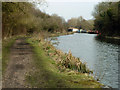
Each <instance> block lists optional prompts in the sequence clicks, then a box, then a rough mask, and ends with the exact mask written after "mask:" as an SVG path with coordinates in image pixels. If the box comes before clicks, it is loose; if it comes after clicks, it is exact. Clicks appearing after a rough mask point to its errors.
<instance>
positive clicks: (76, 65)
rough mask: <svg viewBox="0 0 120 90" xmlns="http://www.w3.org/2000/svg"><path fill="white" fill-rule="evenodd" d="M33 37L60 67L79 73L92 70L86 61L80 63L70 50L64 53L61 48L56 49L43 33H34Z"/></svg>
mask: <svg viewBox="0 0 120 90" xmlns="http://www.w3.org/2000/svg"><path fill="white" fill-rule="evenodd" d="M33 39H34V40H35V41H37V42H38V43H40V44H42V46H43V49H44V50H45V52H46V55H48V56H50V57H51V59H53V60H54V61H56V63H57V65H58V67H59V68H60V67H61V68H60V69H62V68H63V70H64V69H65V68H69V69H71V70H75V71H78V72H81V73H92V71H91V70H89V69H88V68H87V67H86V63H82V62H81V60H80V59H79V58H76V57H74V56H73V55H72V53H71V51H69V53H64V52H62V51H61V50H58V49H56V48H55V47H54V46H53V45H52V44H51V42H50V41H48V40H44V38H43V35H41V34H40V35H38V36H35V35H34V37H33Z"/></svg>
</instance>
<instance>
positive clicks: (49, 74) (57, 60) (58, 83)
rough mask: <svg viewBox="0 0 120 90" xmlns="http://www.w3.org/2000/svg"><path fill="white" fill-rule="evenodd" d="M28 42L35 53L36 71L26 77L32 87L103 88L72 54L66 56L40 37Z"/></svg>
mask: <svg viewBox="0 0 120 90" xmlns="http://www.w3.org/2000/svg"><path fill="white" fill-rule="evenodd" d="M27 42H29V43H31V45H32V46H33V47H34V53H35V54H34V55H33V56H34V58H35V60H34V61H33V66H34V71H31V72H30V73H29V75H27V76H26V79H27V82H28V83H30V86H31V87H38V88H41V87H42V88H45V87H52V88H56V87H57V88H58V87H61V88H62V87H65V88H100V86H102V84H100V83H98V82H97V81H96V80H94V78H93V77H91V76H89V74H88V72H90V71H89V69H87V68H86V65H85V64H84V63H82V62H80V61H78V60H79V59H77V58H75V57H73V56H72V55H71V53H69V54H64V53H63V52H61V51H59V50H56V49H55V48H54V47H53V46H52V45H51V44H50V43H49V42H45V41H44V40H43V39H41V38H39V37H33V38H29V39H28V40H27ZM77 64H79V65H78V66H77ZM79 66H80V68H78V67H79Z"/></svg>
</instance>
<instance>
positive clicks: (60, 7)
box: [40, 0, 100, 21]
mask: <svg viewBox="0 0 120 90" xmlns="http://www.w3.org/2000/svg"><path fill="white" fill-rule="evenodd" d="M99 2H100V0H47V4H46V5H45V6H46V7H42V6H41V8H40V9H41V10H42V11H43V12H45V13H47V14H49V15H52V14H57V15H58V16H61V17H63V18H64V19H65V20H66V21H67V20H68V19H71V18H72V17H79V16H82V17H83V18H84V19H86V20H89V19H93V16H92V12H93V11H94V7H95V5H96V4H98V3H99Z"/></svg>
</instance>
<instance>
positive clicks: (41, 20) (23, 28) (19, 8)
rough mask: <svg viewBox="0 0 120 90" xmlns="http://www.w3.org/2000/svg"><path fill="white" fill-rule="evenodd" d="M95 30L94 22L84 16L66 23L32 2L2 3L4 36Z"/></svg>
mask: <svg viewBox="0 0 120 90" xmlns="http://www.w3.org/2000/svg"><path fill="white" fill-rule="evenodd" d="M71 26H72V27H77V28H79V29H80V28H83V29H93V20H89V21H87V20H85V19H83V17H82V16H80V17H78V18H71V19H69V20H68V21H65V19H64V18H62V17H60V16H58V15H57V14H53V15H49V14H46V13H44V12H42V11H41V10H40V9H37V7H36V5H35V4H33V3H30V2H2V36H3V37H9V36H13V35H18V34H28V33H29V34H30V33H34V32H41V31H47V32H51V33H53V32H60V33H62V32H66V31H67V29H68V28H69V27H71Z"/></svg>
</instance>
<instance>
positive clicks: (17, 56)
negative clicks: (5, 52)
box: [2, 38, 32, 88]
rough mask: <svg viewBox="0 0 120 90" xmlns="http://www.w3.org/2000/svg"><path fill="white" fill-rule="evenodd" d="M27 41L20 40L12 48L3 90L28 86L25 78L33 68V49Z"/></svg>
mask: <svg viewBox="0 0 120 90" xmlns="http://www.w3.org/2000/svg"><path fill="white" fill-rule="evenodd" d="M25 40H26V38H19V39H17V40H16V41H15V43H14V45H13V46H12V47H11V53H10V58H9V59H10V60H9V64H8V67H7V69H6V73H5V75H4V77H3V83H2V87H3V88H25V87H26V86H27V84H26V81H25V76H26V74H27V73H28V72H29V71H30V69H31V67H32V66H31V63H32V47H31V46H30V45H29V43H26V41H25Z"/></svg>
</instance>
